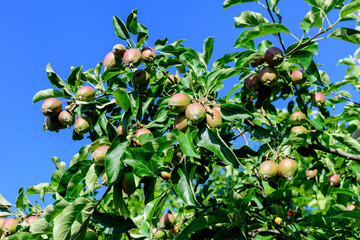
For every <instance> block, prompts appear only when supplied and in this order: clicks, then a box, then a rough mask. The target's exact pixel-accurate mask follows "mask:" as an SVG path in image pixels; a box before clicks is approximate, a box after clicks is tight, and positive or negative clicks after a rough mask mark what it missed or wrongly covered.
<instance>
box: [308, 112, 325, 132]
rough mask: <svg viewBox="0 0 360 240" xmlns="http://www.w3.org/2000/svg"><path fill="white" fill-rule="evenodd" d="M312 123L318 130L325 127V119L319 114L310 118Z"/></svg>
mask: <svg viewBox="0 0 360 240" xmlns="http://www.w3.org/2000/svg"><path fill="white" fill-rule="evenodd" d="M310 123H311V125H313V126H314V127H315V128H316V129H317V130H322V129H323V128H324V127H325V121H324V119H323V118H322V117H321V116H320V114H319V115H317V116H316V118H314V119H311V120H310Z"/></svg>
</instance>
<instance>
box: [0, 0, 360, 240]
mask: <svg viewBox="0 0 360 240" xmlns="http://www.w3.org/2000/svg"><path fill="white" fill-rule="evenodd" d="M278 2H279V0H269V1H267V0H266V1H265V2H264V1H263V2H262V3H261V1H257V0H252V1H250V0H243V1H242V0H226V1H225V2H224V4H223V8H224V9H226V8H228V7H231V6H233V5H236V4H242V3H249V4H255V3H260V4H262V5H263V7H264V13H257V12H252V11H249V10H248V11H245V12H242V13H241V14H240V15H239V16H237V17H235V28H246V29H244V30H243V31H242V32H241V33H240V35H239V36H238V38H237V39H236V40H235V43H234V48H236V49H239V50H237V51H236V52H232V53H226V54H224V56H223V57H221V58H219V59H217V60H215V61H214V62H213V64H212V65H211V66H210V65H209V62H210V59H211V56H212V52H213V47H214V38H213V37H209V38H207V39H205V41H204V50H203V52H202V53H200V52H197V51H195V50H194V49H191V48H187V47H185V46H184V45H183V40H177V41H175V42H173V43H168V39H167V38H164V39H158V40H157V41H156V42H155V46H154V47H153V49H154V50H155V51H156V57H155V59H153V60H152V61H149V60H147V61H143V63H142V64H141V65H140V66H138V69H143V70H145V71H146V72H147V74H148V75H149V76H148V77H149V78H150V81H149V86H147V88H145V85H146V84H147V82H146V81H147V80H146V81H145V82H144V83H143V84H144V85H143V86H141V87H140V88H137V89H135V88H134V86H133V81H134V80H133V75H134V72H135V71H136V70H137V69H136V68H129V67H126V66H125V65H124V64H122V59H121V58H119V57H117V58H114V59H115V60H114V61H115V62H112V63H113V65H110V67H108V68H107V69H105V70H104V71H103V72H102V67H103V64H102V63H99V64H97V65H96V67H95V68H94V69H88V70H86V71H84V70H83V67H82V66H79V67H76V68H73V69H72V71H71V73H70V75H69V77H68V78H67V79H66V80H65V81H64V80H62V79H61V77H60V76H58V75H57V74H56V73H55V72H54V71H53V69H52V67H51V66H50V64H49V65H48V66H47V68H46V71H47V77H48V79H49V81H50V83H51V84H52V85H53V86H54V89H47V90H42V91H39V92H38V93H37V94H36V95H35V96H34V98H33V102H34V103H36V102H39V101H42V100H45V99H48V98H64V99H67V100H66V104H67V106H66V108H65V109H66V111H69V112H70V113H72V114H74V115H77V116H78V117H86V119H87V120H89V126H91V129H90V131H89V132H87V130H86V131H83V129H82V130H81V131H80V130H79V131H76V130H75V129H76V128H78V127H79V126H77V127H76V128H74V131H73V135H72V138H73V140H74V141H78V140H81V139H83V138H84V136H85V137H88V138H90V139H91V141H92V143H91V144H88V145H85V146H83V147H82V148H81V149H80V150H79V152H78V153H76V154H75V155H74V157H73V158H72V160H71V162H70V166H66V164H65V162H61V161H60V159H58V158H56V157H54V158H52V160H53V162H54V164H55V168H56V170H55V171H54V172H53V173H52V177H51V181H50V182H49V183H40V184H38V185H36V186H32V187H30V188H28V189H26V190H25V189H23V188H22V189H20V190H19V196H18V198H17V200H16V203H15V204H14V205H13V204H11V203H9V202H7V201H6V200H5V198H4V197H3V196H2V195H0V204H1V207H0V211H1V212H0V217H11V216H15V217H17V218H18V219H19V221H20V222H21V224H20V226H19V227H18V228H17V232H16V233H15V234H13V235H9V236H7V237H6V239H55V240H63V239H64V240H65V239H85V235H86V231H87V230H89V229H92V230H94V231H95V233H96V235H97V236H98V238H99V239H124V238H127V239H153V238H154V237H155V236H154V234H155V232H156V231H157V229H158V228H161V227H163V226H161V224H160V223H159V219H160V218H161V216H162V215H163V214H164V213H166V212H171V213H172V214H173V215H174V216H175V218H176V225H175V226H172V225H171V229H164V230H158V232H157V235H160V233H161V234H162V235H165V236H161V237H164V238H169V239H257V240H258V239H359V238H360V229H359V226H360V217H359V216H360V210H359V202H358V197H359V190H360V186H359V180H360V165H359V162H360V142H359V139H358V137H359V135H360V134H359V130H357V129H358V126H359V125H360V120H359V114H360V104H359V103H355V102H353V101H352V100H351V95H350V93H349V92H348V91H345V90H342V88H343V87H345V86H353V87H354V88H355V89H359V88H360V85H359V75H360V67H359V65H358V59H357V58H358V54H359V51H357V52H356V53H355V54H354V57H351V58H345V59H342V60H340V61H339V64H345V65H347V66H349V68H348V70H347V76H346V77H345V78H344V79H343V80H342V81H338V82H334V83H330V81H329V76H328V75H327V74H326V73H325V72H323V71H322V70H320V69H319V68H318V67H319V64H317V63H315V62H314V60H313V57H314V54H316V53H317V52H318V40H320V39H319V38H317V37H318V36H320V35H321V37H323V38H338V39H341V40H345V41H349V42H352V43H354V44H358V45H360V40H359V39H360V32H359V30H357V29H350V28H345V27H340V28H336V24H337V23H338V22H340V21H345V20H354V21H355V22H357V21H358V20H359V16H358V15H356V14H355V12H356V11H358V10H359V9H360V1H359V0H353V1H350V2H349V3H347V4H345V1H344V0H337V1H325V0H305V2H307V3H308V4H310V5H311V10H310V11H309V12H308V13H307V14H306V15H305V16H304V19H303V21H302V22H301V23H300V27H301V29H302V30H303V32H304V35H303V36H302V37H301V38H296V37H295V36H294V35H293V34H291V30H290V29H289V28H287V27H286V26H285V25H283V24H282V23H281V16H280V10H279V9H278V7H277V4H278ZM330 12H331V13H332V12H338V13H339V18H338V19H336V20H335V21H334V23H333V24H331V21H332V19H329V18H328V16H329V15H328V14H329V13H330ZM265 14H268V15H269V16H270V18H271V20H269V19H266V18H265V17H264V15H265ZM331 16H333V15H331ZM275 19H276V20H275ZM113 25H114V28H115V33H116V35H117V36H118V37H119V38H120V39H122V41H123V42H126V44H125V45H126V48H127V49H130V48H138V49H139V50H141V49H142V48H143V47H144V46H146V41H147V39H148V36H149V35H148V34H149V33H148V29H147V28H146V27H145V26H143V25H142V24H140V23H138V22H137V10H133V11H132V12H131V13H130V15H129V16H128V17H127V19H126V21H125V22H124V21H122V20H121V19H120V18H118V17H114V18H113ZM312 28H317V29H319V31H318V33H316V34H315V35H314V36H313V37H311V38H304V36H305V35H306V33H308V32H309V30H310V29H312ZM270 34H273V35H274V36H276V38H277V39H278V40H279V44H280V45H279V44H278V45H279V46H278V47H279V48H282V51H283V52H284V61H283V62H282V63H281V64H280V65H278V66H276V67H275V70H274V71H277V72H278V76H277V77H278V79H277V80H276V82H273V83H272V84H271V85H270V86H265V85H262V84H259V85H258V86H256V87H255V89H256V90H255V91H254V89H253V88H250V89H249V88H247V87H246V81H247V79H248V77H249V76H252V75H253V74H257V73H258V72H260V70H261V69H263V67H266V66H268V65H269V64H268V63H267V62H265V63H264V60H262V62H261V61H260V62H255V60H256V59H257V60H259V58H262V57H264V54H265V52H266V51H267V49H269V48H270V47H272V46H273V43H272V42H270V41H268V40H263V41H260V42H258V44H257V45H256V44H255V41H256V40H257V38H259V37H263V36H267V35H270ZM281 34H290V35H291V36H293V37H294V39H295V42H294V43H293V44H292V45H290V46H288V47H287V48H285V46H284V44H283V42H282V39H281ZM133 39H135V40H136V41H134V40H133ZM256 46H257V47H256ZM274 46H276V44H274ZM244 49H245V50H244ZM175 67H176V68H177V69H178V72H177V73H176V76H174V75H172V74H171V72H172V71H174V69H175ZM270 67H271V66H270ZM295 70H302V71H303V72H304V73H305V75H306V78H307V81H306V82H305V83H304V84H300V85H299V84H295V83H294V82H293V81H292V78H291V76H290V73H291V72H293V71H295ZM144 76H145V75H144ZM234 76H236V77H237V78H239V83H238V84H236V85H235V86H233V88H232V90H231V91H230V92H228V93H227V95H226V96H224V97H220V96H219V91H220V90H221V89H222V88H223V87H224V84H226V83H225V80H226V79H228V78H230V77H234ZM137 81H138V79H137ZM84 85H86V86H90V85H91V86H93V87H94V88H95V89H96V97H95V99H94V100H90V101H79V100H78V99H77V91H78V89H79V88H81V87H82V86H84ZM315 92H321V93H323V94H324V95H325V96H327V98H326V101H325V104H324V105H321V104H319V105H316V106H313V105H312V104H311V96H312V95H313V94H314V93H315ZM175 93H185V94H186V95H187V96H189V98H190V99H191V102H192V103H199V104H200V105H202V106H204V107H205V110H206V117H205V120H202V121H200V120H198V118H202V117H201V116H198V115H197V116H196V118H195V119H192V120H191V121H187V120H186V119H185V118H183V119H185V121H186V123H187V124H188V126H187V127H185V128H184V129H177V128H174V127H173V124H174V121H175V118H176V117H177V116H178V115H180V116H181V115H182V113H180V114H179V113H175V112H173V111H171V108H170V107H169V106H168V105H169V100H170V98H171V97H172V95H173V94H175ZM170 102H174V101H170ZM171 104H173V103H171ZM181 104H182V103H181ZM279 105H282V106H287V109H281V108H279V107H278V106H279ZM216 106H220V113H219V114H220V116H221V118H220V120H219V121H221V122H220V123H219V122H217V123H219V124H220V127H218V128H212V127H210V125H209V124H207V122H206V119H207V118H208V117H211V116H212V115H211V114H212V112H214V116H215V114H218V113H215V111H216V110H211V108H213V109H214V107H216ZM200 107H201V106H200ZM342 107H343V111H342V112H341V113H340V114H338V115H335V114H334V111H332V109H335V108H337V109H338V108H342ZM186 111H187V112H186V117H187V118H188V111H190V110H186ZM193 111H195V110H193ZM217 111H218V110H217ZM195 112H196V111H195ZM294 112H302V113H303V114H305V116H306V119H305V122H304V123H303V124H302V126H303V127H305V132H300V133H299V132H296V131H292V127H293V125H292V124H291V120H290V115H291V114H292V113H294ZM51 121H56V119H48V120H47V121H46V122H45V124H44V129H48V130H52V131H54V130H56V131H59V130H61V129H62V128H64V127H58V128H55V129H54V127H52V128H50V127H49V124H50V122H51ZM199 121H200V122H199ZM208 121H209V120H208ZM196 122H199V123H196ZM75 125H76V123H75ZM78 125H79V123H78ZM121 126H122V127H123V129H125V130H126V134H124V132H120V131H119V132H118V131H117V128H118V127H121ZM143 128H145V129H149V130H150V132H143V133H144V134H140V132H137V131H138V130H139V129H142V130H141V131H144V130H143ZM302 131H303V130H302ZM241 138H242V139H243V141H244V142H245V144H244V145H243V144H241V143H242V141H240V139H241ZM101 146H109V147H108V148H106V149H107V151H106V154H105V153H104V154H105V155H101V154H100V155H96V156H95V154H92V152H94V151H95V150H96V149H97V148H99V147H101ZM95 158H96V159H95ZM286 158H291V159H293V160H295V161H296V162H295V163H297V164H296V165H290V166H286V167H284V166H283V165H284V164H285V163H284V162H283V164H279V163H280V162H281V161H282V160H283V159H286ZM264 161H274V162H275V163H277V164H279V165H276V167H277V166H279V171H280V168H282V169H281V176H284V177H283V178H281V177H280V176H277V177H276V175H275V178H274V176H273V175H272V176H271V179H267V178H266V177H264V176H265V175H266V173H267V169H265V170H264V169H262V170H261V174H259V166H260V164H261V163H262V162H264ZM288 162H293V161H290V160H289V161H288ZM269 166H270V165H269ZM271 166H272V164H271ZM295 167H296V169H295ZM306 169H311V170H315V169H316V172H313V173H315V174H313V175H309V174H308V173H309V172H306V171H305V170H306ZM275 170H276V171H277V169H275ZM287 171H291V172H290V173H291V174H290V173H284V172H287ZM316 173H317V174H316ZM289 174H290V175H289ZM333 174H338V175H339V176H340V183H339V184H329V182H328V177H329V176H331V175H333ZM285 175H286V176H287V177H286V178H287V179H285ZM294 175H295V177H294ZM314 175H315V176H314ZM123 176H125V177H123ZM100 177H101V181H100V180H99V178H100ZM293 177H294V178H293ZM292 178H293V179H292ZM33 194H38V195H39V196H40V199H41V200H42V201H44V197H45V195H50V196H51V198H52V199H53V203H52V204H49V205H48V206H47V207H46V208H45V209H41V208H40V206H39V204H38V203H35V204H32V203H30V202H29V200H28V199H27V197H26V195H33ZM349 206H352V207H349ZM13 208H16V210H14V209H13ZM31 215H37V216H39V217H40V219H39V220H36V221H34V222H33V223H31V225H30V226H29V224H28V223H26V221H25V219H26V218H27V217H29V216H31ZM164 218H165V217H163V219H164ZM275 219H276V221H275ZM162 221H166V220H162ZM171 221H172V220H171ZM177 231H178V232H177ZM0 232H1V231H0ZM164 232H165V234H163V233H164Z"/></svg>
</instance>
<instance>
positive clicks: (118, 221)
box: [54, 210, 136, 240]
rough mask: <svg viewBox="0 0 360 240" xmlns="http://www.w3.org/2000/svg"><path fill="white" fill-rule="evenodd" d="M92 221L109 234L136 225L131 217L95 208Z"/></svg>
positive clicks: (120, 231)
mask: <svg viewBox="0 0 360 240" xmlns="http://www.w3.org/2000/svg"><path fill="white" fill-rule="evenodd" d="M92 221H93V222H94V223H95V224H96V226H99V227H100V231H101V232H103V233H105V234H109V235H114V234H119V233H124V232H127V231H129V230H130V229H133V228H136V225H135V224H134V222H133V221H132V220H131V218H127V219H125V218H124V217H123V216H118V215H116V214H112V213H102V212H99V211H97V210H96V211H94V214H93V215H92ZM54 240H56V239H54Z"/></svg>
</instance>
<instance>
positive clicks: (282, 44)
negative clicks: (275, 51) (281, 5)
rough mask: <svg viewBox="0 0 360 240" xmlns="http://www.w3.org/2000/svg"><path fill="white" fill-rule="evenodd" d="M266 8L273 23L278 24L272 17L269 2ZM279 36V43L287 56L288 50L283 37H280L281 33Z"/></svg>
mask: <svg viewBox="0 0 360 240" xmlns="http://www.w3.org/2000/svg"><path fill="white" fill-rule="evenodd" d="M266 6H267V7H266V9H267V10H268V12H269V14H270V17H271V19H272V21H273V22H274V23H276V21H275V19H274V17H273V15H272V13H271V10H270V6H269V2H268V0H266ZM277 35H278V37H279V42H280V44H281V47H282V49H283V50H284V53H285V54H286V49H285V46H284V43H283V41H282V39H281V35H280V33H277Z"/></svg>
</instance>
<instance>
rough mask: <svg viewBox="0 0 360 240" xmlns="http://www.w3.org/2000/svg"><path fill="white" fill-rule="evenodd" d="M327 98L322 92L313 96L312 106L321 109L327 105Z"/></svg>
mask: <svg viewBox="0 0 360 240" xmlns="http://www.w3.org/2000/svg"><path fill="white" fill-rule="evenodd" d="M325 100H326V98H325V96H324V94H322V93H321V92H316V93H314V94H313V95H312V96H311V104H312V105H313V106H315V107H321V106H322V105H324V103H325Z"/></svg>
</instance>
